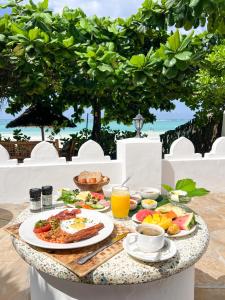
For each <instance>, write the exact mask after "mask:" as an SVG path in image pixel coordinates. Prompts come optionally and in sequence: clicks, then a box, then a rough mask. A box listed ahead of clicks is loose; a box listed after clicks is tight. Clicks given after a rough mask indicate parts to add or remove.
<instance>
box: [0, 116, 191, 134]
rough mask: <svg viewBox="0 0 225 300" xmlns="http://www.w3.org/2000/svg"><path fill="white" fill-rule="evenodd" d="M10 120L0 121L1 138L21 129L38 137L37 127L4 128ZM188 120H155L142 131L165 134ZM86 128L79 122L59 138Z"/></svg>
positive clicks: (118, 126)
mask: <svg viewBox="0 0 225 300" xmlns="http://www.w3.org/2000/svg"><path fill="white" fill-rule="evenodd" d="M9 121H10V120H6V119H0V134H1V135H2V136H8V135H12V133H13V130H14V129H21V130H22V132H23V134H26V135H28V136H31V137H33V136H40V128H38V127H20V128H6V124H7V123H8V122H9ZM188 121H189V120H187V119H180V120H157V121H155V122H154V123H146V124H144V126H143V131H145V132H149V131H153V132H165V131H168V130H172V129H175V128H176V127H177V126H180V125H182V124H184V123H186V122H188ZM85 127H86V122H81V123H78V124H77V127H75V128H65V129H62V130H61V132H60V137H62V136H67V135H69V134H72V133H75V132H77V131H80V130H81V129H84V128H85ZM109 127H110V128H111V129H117V130H129V131H135V129H134V126H133V125H130V126H126V125H124V124H118V123H117V122H110V123H109ZM88 128H89V129H91V128H92V120H90V121H89V123H88ZM50 132H51V129H49V130H48V131H47V132H46V137H47V136H48V135H50Z"/></svg>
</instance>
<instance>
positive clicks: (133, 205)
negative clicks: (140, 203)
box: [130, 199, 137, 210]
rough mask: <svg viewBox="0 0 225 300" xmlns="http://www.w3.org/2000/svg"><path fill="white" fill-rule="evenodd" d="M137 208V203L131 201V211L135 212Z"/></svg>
mask: <svg viewBox="0 0 225 300" xmlns="http://www.w3.org/2000/svg"><path fill="white" fill-rule="evenodd" d="M131 201H132V202H131ZM136 208H137V201H135V200H134V199H130V210H134V209H136Z"/></svg>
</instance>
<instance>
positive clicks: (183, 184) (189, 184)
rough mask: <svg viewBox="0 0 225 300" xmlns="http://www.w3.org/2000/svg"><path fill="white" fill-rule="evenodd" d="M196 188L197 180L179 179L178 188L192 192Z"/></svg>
mask: <svg viewBox="0 0 225 300" xmlns="http://www.w3.org/2000/svg"><path fill="white" fill-rule="evenodd" d="M195 188H196V182H195V181H194V180H192V179H190V178H187V179H181V180H178V181H177V183H176V187H175V189H176V190H182V191H185V192H191V191H193V190H194V189H195Z"/></svg>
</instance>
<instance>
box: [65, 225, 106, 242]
mask: <svg viewBox="0 0 225 300" xmlns="http://www.w3.org/2000/svg"><path fill="white" fill-rule="evenodd" d="M103 228H104V224H102V223H99V224H96V225H94V226H91V227H89V228H85V229H81V230H80V231H78V232H76V233H74V234H70V235H65V236H64V238H63V242H64V243H72V242H79V241H82V240H86V239H89V238H91V237H93V236H95V235H96V234H98V232H99V231H100V230H101V229H103Z"/></svg>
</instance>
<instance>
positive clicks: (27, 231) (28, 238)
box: [19, 209, 114, 249]
mask: <svg viewBox="0 0 225 300" xmlns="http://www.w3.org/2000/svg"><path fill="white" fill-rule="evenodd" d="M61 210H64V209H61ZM68 210H71V209H68ZM59 212H60V211H59V210H58V209H57V210H49V211H44V212H41V213H39V214H36V215H33V216H31V217H29V218H28V219H27V220H25V221H24V222H23V223H22V224H21V225H20V228H19V235H20V237H21V238H22V239H23V240H24V241H25V242H27V243H29V244H31V245H33V246H37V247H42V248H47V249H74V248H81V247H86V246H89V245H93V244H96V243H98V242H100V241H102V240H104V239H105V238H107V237H108V236H109V235H110V234H111V233H112V231H113V227H114V225H113V222H112V220H111V219H110V218H109V217H108V216H107V215H105V214H101V213H99V212H97V211H93V210H88V209H81V213H80V214H79V215H77V216H79V217H85V218H88V219H91V220H93V223H94V224H97V223H100V222H101V223H103V224H104V228H103V229H102V230H100V231H99V233H98V235H96V236H93V237H92V238H89V239H87V240H83V241H80V242H74V243H68V244H59V243H50V242H46V241H43V240H41V239H39V238H38V237H37V236H36V235H35V233H34V232H33V228H34V225H35V223H36V222H37V221H39V220H44V219H47V218H49V217H50V216H53V215H56V214H57V213H59Z"/></svg>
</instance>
